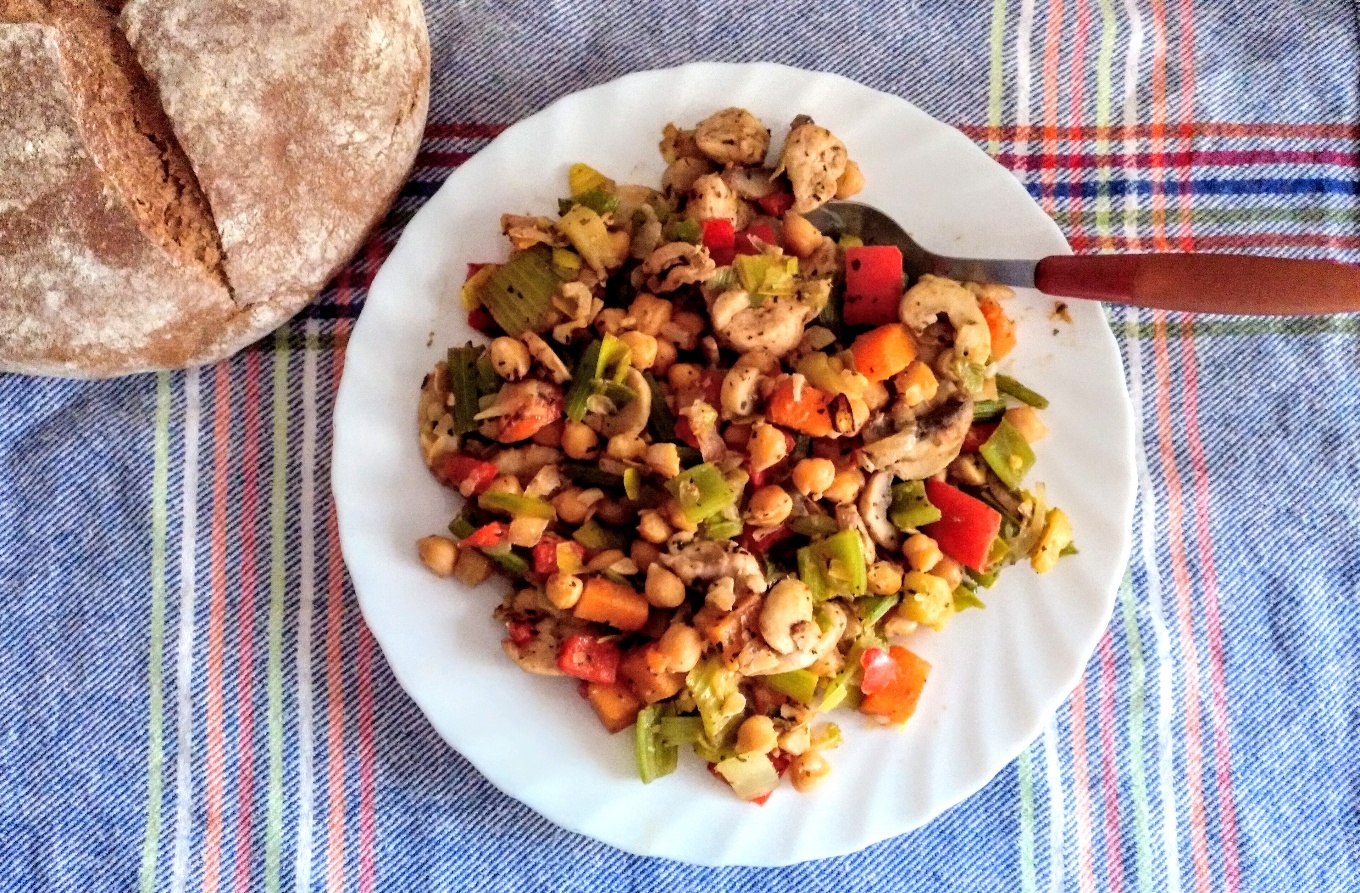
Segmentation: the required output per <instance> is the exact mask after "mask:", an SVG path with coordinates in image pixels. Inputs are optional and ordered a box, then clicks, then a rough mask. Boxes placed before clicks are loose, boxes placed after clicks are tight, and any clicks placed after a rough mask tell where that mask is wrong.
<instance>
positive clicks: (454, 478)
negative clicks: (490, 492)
mask: <svg viewBox="0 0 1360 893" xmlns="http://www.w3.org/2000/svg"><path fill="white" fill-rule="evenodd" d="M434 474H435V477H437V478H439V480H440V481H441V482H442V483H444V484H446V485H448V486H450V487H456V488H457V489H458V492H459V493H462V494H463V495H464V496H468V497H472V496H480V495H481V494H482V493H483V492H484V491H485V490H486V488H487V487H489V486H491V482H492V481H494V480H495V479H496V466H495V464H494V463H491V462H483V461H482V460H481V459H474V458H473V457H471V456H464V455H463V454H461V453H449V454H447V455H445V456H442V457H440V459H439V462H438V463H436V465H435V470H434Z"/></svg>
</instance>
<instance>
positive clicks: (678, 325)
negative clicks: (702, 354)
mask: <svg viewBox="0 0 1360 893" xmlns="http://www.w3.org/2000/svg"><path fill="white" fill-rule="evenodd" d="M706 328H708V323H706V322H704V318H703V317H702V316H700V315H699V314H697V313H694V312H693V311H690V310H681V311H680V312H679V313H673V314H671V321H670V324H669V325H667V326H664V327H663V328H662V330H661V337H663V338H666V339H668V340H670V341H672V342H674V343H675V346H676V347H678V348H679V349H680V350H694V348H695V347H697V346H698V345H699V336H700V335H702V334H703V333H704V329H706Z"/></svg>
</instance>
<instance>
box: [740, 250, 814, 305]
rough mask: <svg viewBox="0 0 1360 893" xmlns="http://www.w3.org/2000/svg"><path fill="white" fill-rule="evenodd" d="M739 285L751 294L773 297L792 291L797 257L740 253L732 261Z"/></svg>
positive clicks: (796, 270) (796, 269)
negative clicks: (739, 281)
mask: <svg viewBox="0 0 1360 893" xmlns="http://www.w3.org/2000/svg"><path fill="white" fill-rule="evenodd" d="M732 266H733V267H734V268H735V269H736V271H737V278H738V279H740V280H741V287H742V288H744V289H746V290H747V291H748V292H750V293H751V294H752V295H764V296H768V297H775V296H779V295H789V294H792V293H793V277H794V276H795V275H796V274H797V273H798V258H796V257H776V256H774V255H772V254H741V255H738V256H737V257H736V259H735V260H733V261H732Z"/></svg>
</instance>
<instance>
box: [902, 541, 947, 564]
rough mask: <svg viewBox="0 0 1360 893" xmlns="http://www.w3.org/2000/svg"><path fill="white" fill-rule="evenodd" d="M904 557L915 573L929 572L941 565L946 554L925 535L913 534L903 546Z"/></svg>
mask: <svg viewBox="0 0 1360 893" xmlns="http://www.w3.org/2000/svg"><path fill="white" fill-rule="evenodd" d="M902 557H903V558H905V559H907V565H908V566H909V567H910V568H911V569H912V570H914V571H928V570H930V569H931V568H933V567H934V566H935V565H936V564H938V563H939V561H940V559H941V558H943V557H944V554H943V553H942V552H940V547H939V545H938V544H937V543H936V542H935V541H934V540H933V539H931V538H930V537H928V536H926V535H925V534H924V533H913V534H912V535H911V536H909V537H907V540H906V542H904V543H903V544H902Z"/></svg>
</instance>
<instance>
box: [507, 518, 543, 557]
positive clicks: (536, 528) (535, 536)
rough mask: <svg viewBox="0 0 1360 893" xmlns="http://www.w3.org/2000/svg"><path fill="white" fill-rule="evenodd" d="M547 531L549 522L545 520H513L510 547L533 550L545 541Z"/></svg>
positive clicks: (511, 521)
mask: <svg viewBox="0 0 1360 893" xmlns="http://www.w3.org/2000/svg"><path fill="white" fill-rule="evenodd" d="M547 529H548V522H547V521H546V520H545V519H543V518H529V517H520V518H512V519H511V520H510V529H509V535H510V545H512V546H523V547H524V548H526V549H532V548H533V547H534V546H537V545H538V541H539V540H541V539H543V531H545V530H547Z"/></svg>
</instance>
